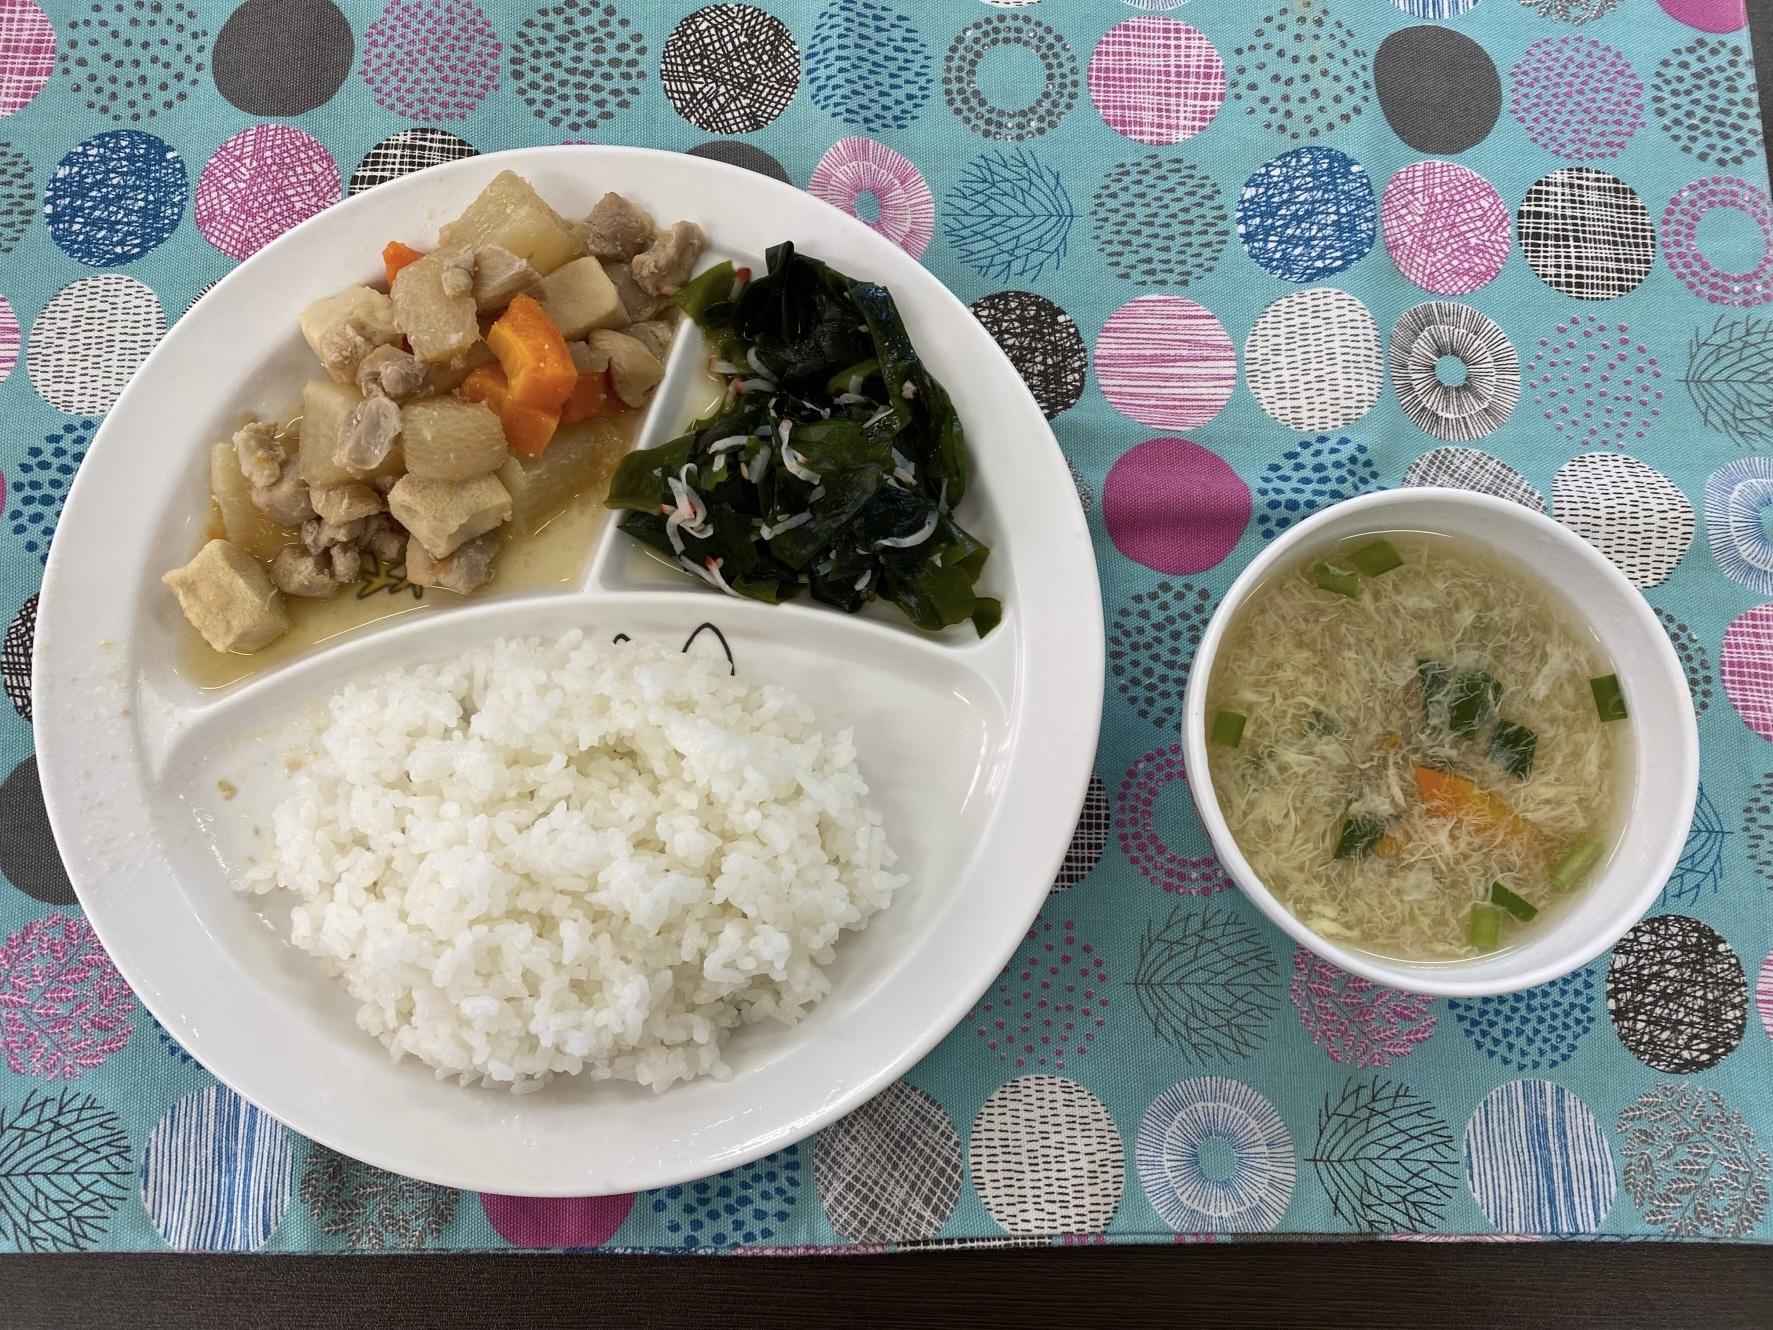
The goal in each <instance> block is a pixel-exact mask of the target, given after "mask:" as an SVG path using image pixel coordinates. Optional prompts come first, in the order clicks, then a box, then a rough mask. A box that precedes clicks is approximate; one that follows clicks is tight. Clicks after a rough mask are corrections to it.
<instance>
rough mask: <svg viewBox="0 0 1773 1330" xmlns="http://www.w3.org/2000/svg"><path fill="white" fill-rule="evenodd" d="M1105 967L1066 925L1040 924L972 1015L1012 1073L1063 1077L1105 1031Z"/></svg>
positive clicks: (1071, 925)
mask: <svg viewBox="0 0 1773 1330" xmlns="http://www.w3.org/2000/svg"><path fill="white" fill-rule="evenodd" d="M1108 981H1109V976H1108V966H1107V963H1106V962H1105V961H1103V959H1102V956H1101V954H1100V953H1099V952H1097V950H1096V949H1095V947H1094V946H1093V945H1091V944H1090V943H1088V942H1085V941H1083V940H1082V939H1080V938H1079V937H1078V934H1077V925H1076V924H1075V923H1074V922H1073V921H1072V920H1070V919H1067V920H1065V921H1064V922H1063V923H1059V924H1055V923H1054V922H1053V921H1052V920H1050V919H1037V920H1035V921H1034V927H1033V928H1031V929H1029V930H1028V937H1027V939H1026V940H1025V941H1024V942H1023V944H1022V947H1021V949H1020V950H1019V951H1018V952H1017V953H1016V956H1015V958H1014V959H1013V960H1011V961H1010V963H1009V966H1008V967H1007V968H1006V969H1005V970H1004V972H1003V975H1002V977H1001V978H999V979H998V981H997V983H996V985H994V986H993V987H992V989H991V991H990V992H988V993H986V994H985V996H984V997H983V998H981V999H980V1000H979V1005H978V1006H977V1007H976V1008H974V1011H973V1018H974V1030H975V1032H976V1033H977V1034H978V1036H979V1038H981V1039H983V1040H984V1041H985V1047H986V1048H988V1049H990V1050H991V1051H992V1052H993V1053H996V1054H997V1055H998V1057H1000V1058H1002V1059H1003V1060H1004V1061H1005V1062H1008V1063H1009V1064H1010V1065H1012V1066H1013V1067H1015V1068H1016V1069H1017V1070H1022V1069H1024V1068H1028V1067H1032V1068H1035V1069H1037V1070H1048V1069H1050V1070H1053V1071H1064V1070H1065V1060H1066V1058H1068V1057H1083V1056H1084V1055H1085V1054H1086V1053H1088V1052H1089V1051H1090V1045H1091V1044H1093V1043H1094V1042H1095V1041H1096V1031H1098V1030H1100V1029H1102V1028H1103V1026H1105V1025H1106V1024H1107V1023H1108V1021H1107V1016H1106V1014H1105V1013H1106V1012H1107V1010H1108Z"/></svg>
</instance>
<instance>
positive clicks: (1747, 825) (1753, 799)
mask: <svg viewBox="0 0 1773 1330" xmlns="http://www.w3.org/2000/svg"><path fill="white" fill-rule="evenodd" d="M1742 829H1743V831H1744V832H1745V833H1746V835H1747V837H1748V861H1749V863H1750V864H1752V865H1753V866H1754V870H1755V872H1757V873H1759V874H1760V875H1761V877H1762V879H1763V880H1764V881H1765V882H1766V883H1767V885H1768V886H1769V887H1773V771H1770V772H1768V773H1767V774H1766V775H1765V776H1762V777H1761V778H1760V779H1759V780H1758V781H1756V782H1755V787H1754V789H1753V791H1751V792H1750V794H1749V796H1748V802H1747V803H1746V804H1744V805H1743V807H1742Z"/></svg>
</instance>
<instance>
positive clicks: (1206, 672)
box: [1182, 485, 1699, 997]
mask: <svg viewBox="0 0 1773 1330" xmlns="http://www.w3.org/2000/svg"><path fill="white" fill-rule="evenodd" d="M1435 503H1452V504H1457V505H1460V506H1463V507H1467V508H1470V509H1472V510H1474V511H1476V512H1479V513H1488V514H1491V515H1492V516H1493V518H1494V520H1495V521H1496V522H1498V523H1499V524H1502V525H1503V526H1507V525H1508V524H1515V526H1516V529H1517V530H1520V529H1523V528H1524V529H1527V530H1531V531H1534V532H1537V533H1538V534H1539V535H1541V536H1543V537H1544V538H1546V539H1547V540H1548V541H1550V542H1552V543H1553V544H1555V545H1556V546H1557V547H1558V549H1560V550H1562V551H1564V552H1565V553H1567V554H1569V555H1570V557H1571V558H1573V559H1577V560H1580V562H1581V563H1582V564H1583V566H1584V567H1585V569H1586V570H1587V571H1588V572H1589V573H1591V574H1592V575H1594V576H1596V577H1598V578H1599V579H1600V580H1601V581H1602V582H1603V583H1605V584H1606V585H1607V587H1608V588H1609V589H1610V591H1611V592H1612V593H1613V594H1614V595H1615V596H1616V597H1617V603H1618V604H1619V605H1620V606H1622V607H1625V608H1626V610H1627V612H1628V614H1629V616H1630V623H1631V628H1632V631H1633V632H1634V633H1636V634H1637V635H1639V636H1640V637H1641V639H1642V641H1643V643H1644V644H1645V645H1646V646H1647V648H1648V654H1649V655H1650V657H1652V658H1653V661H1654V665H1653V667H1652V668H1653V670H1654V673H1655V676H1656V679H1655V681H1656V682H1657V683H1659V684H1663V685H1666V686H1667V687H1668V689H1669V690H1670V692H1671V694H1676V695H1678V696H1679V698H1680V699H1682V700H1683V701H1684V702H1685V704H1686V705H1685V708H1684V711H1683V712H1682V713H1681V715H1679V716H1665V717H1659V718H1658V722H1657V723H1658V724H1661V723H1662V722H1663V721H1666V722H1667V729H1668V731H1669V732H1670V733H1671V735H1672V736H1673V737H1674V738H1675V742H1674V743H1673V744H1672V745H1671V746H1670V748H1669V749H1668V750H1667V751H1665V752H1659V753H1658V755H1657V757H1656V759H1655V760H1656V761H1657V763H1658V766H1659V767H1660V768H1661V769H1662V770H1664V771H1666V772H1669V773H1672V784H1673V785H1674V786H1675V787H1676V788H1677V789H1678V790H1679V793H1678V794H1677V795H1676V799H1677V801H1678V802H1677V806H1676V815H1675V817H1674V819H1673V821H1671V822H1670V823H1669V824H1668V832H1667V834H1666V835H1665V836H1664V837H1663V838H1662V839H1661V841H1660V842H1658V844H1657V847H1656V850H1655V852H1654V854H1653V856H1652V857H1651V859H1650V861H1649V862H1648V863H1647V864H1643V863H1640V864H1636V865H1624V864H1621V863H1620V862H1619V861H1618V859H1617V856H1616V858H1615V861H1614V862H1613V863H1612V864H1610V865H1609V866H1608V869H1607V870H1606V871H1605V872H1604V873H1603V875H1602V877H1601V878H1600V879H1599V880H1597V881H1596V882H1593V883H1591V884H1589V886H1588V888H1587V890H1588V891H1589V892H1594V893H1599V892H1600V891H1602V889H1603V888H1604V886H1605V883H1606V881H1607V879H1609V878H1611V877H1613V876H1614V875H1615V874H1616V873H1622V872H1626V871H1632V872H1636V873H1641V874H1642V875H1643V880H1642V881H1641V882H1640V883H1639V884H1638V885H1637V887H1636V889H1635V890H1634V891H1632V892H1631V893H1630V894H1629V895H1628V896H1625V897H1624V898H1623V899H1621V900H1620V901H1619V902H1618V913H1617V915H1616V916H1615V917H1614V918H1613V919H1612V920H1611V922H1609V923H1608V924H1606V925H1605V926H1603V927H1598V928H1594V929H1592V930H1591V931H1589V932H1588V933H1587V934H1586V935H1585V936H1584V937H1583V939H1582V941H1581V942H1580V944H1577V945H1572V946H1569V947H1568V948H1567V949H1566V950H1565V951H1563V952H1562V953H1560V954H1558V955H1556V956H1554V957H1551V958H1549V959H1547V960H1545V961H1543V962H1542V963H1540V964H1538V965H1537V966H1534V967H1532V968H1528V969H1523V970H1521V971H1520V972H1519V973H1517V974H1513V975H1510V976H1508V977H1507V978H1506V979H1501V978H1487V979H1486V978H1483V977H1477V978H1473V977H1471V976H1470V974H1469V971H1470V969H1471V967H1473V966H1477V965H1482V964H1483V963H1484V962H1485V960H1486V959H1489V958H1485V957H1479V958H1477V959H1476V960H1474V961H1440V962H1409V961H1388V960H1386V958H1384V957H1381V956H1376V955H1374V954H1373V953H1372V952H1368V951H1361V950H1357V949H1355V948H1351V947H1345V946H1342V945H1341V944H1339V943H1337V942H1334V941H1332V940H1330V939H1329V938H1326V937H1324V936H1322V935H1321V934H1319V933H1317V932H1314V931H1313V930H1312V929H1310V928H1308V927H1307V926H1306V925H1305V924H1303V923H1302V922H1300V920H1299V919H1298V918H1297V917H1296V916H1295V915H1294V914H1293V912H1292V911H1291V910H1289V909H1287V907H1286V906H1285V905H1283V904H1281V902H1280V901H1279V900H1278V899H1277V898H1276V897H1275V895H1274V894H1273V893H1272V892H1271V891H1270V890H1269V889H1268V888H1267V886H1265V885H1264V884H1263V882H1262V879H1261V878H1260V877H1259V876H1258V875H1257V873H1256V871H1255V869H1253V868H1252V867H1251V866H1250V861H1249V860H1248V859H1247V858H1245V856H1244V853H1243V851H1242V850H1241V849H1240V848H1239V847H1238V844H1237V841H1236V838H1235V837H1233V836H1232V834H1231V829H1230V827H1229V826H1228V825H1227V823H1226V821H1225V816H1224V814H1223V813H1222V812H1221V811H1220V809H1219V797H1218V794H1217V792H1216V791H1215V790H1214V789H1213V782H1212V778H1211V776H1210V775H1209V774H1208V773H1209V771H1210V768H1209V765H1208V761H1207V738H1206V728H1207V727H1206V707H1207V698H1206V694H1207V682H1208V679H1209V678H1210V676H1211V674H1212V666H1213V661H1214V659H1215V658H1216V657H1217V655H1218V651H1219V644H1220V642H1221V641H1222V640H1223V639H1224V636H1225V631H1226V628H1227V626H1228V625H1229V623H1230V621H1231V618H1232V616H1233V615H1234V614H1235V612H1236V610H1237V607H1238V606H1239V605H1241V604H1242V603H1243V601H1244V599H1245V598H1246V597H1247V596H1248V595H1249V593H1250V592H1251V591H1252V590H1253V589H1254V588H1255V587H1256V586H1257V584H1258V583H1260V582H1261V581H1262V579H1263V578H1265V577H1267V576H1268V574H1269V573H1270V572H1271V571H1273V569H1274V567H1275V565H1276V564H1277V563H1279V562H1280V561H1282V560H1284V559H1287V558H1290V557H1293V556H1294V555H1295V554H1296V553H1297V552H1298V551H1300V550H1301V549H1303V548H1304V547H1305V546H1307V545H1309V544H1310V543H1311V541H1312V539H1313V538H1314V537H1315V536H1316V535H1317V533H1318V532H1319V531H1321V530H1322V529H1323V528H1325V527H1328V526H1333V525H1337V524H1340V523H1346V522H1348V521H1349V520H1350V519H1351V518H1356V517H1370V519H1371V520H1369V521H1367V522H1365V523H1364V525H1365V526H1366V528H1367V529H1368V530H1377V529H1381V528H1383V527H1385V526H1387V525H1388V524H1389V525H1392V526H1393V527H1403V528H1405V529H1409V528H1410V526H1411V518H1410V516H1409V514H1410V512H1411V510H1412V509H1414V508H1421V507H1426V506H1431V505H1433V504H1435ZM1393 517H1395V519H1396V520H1395V522H1389V521H1388V519H1391V518H1393ZM1420 529H1425V530H1433V529H1434V524H1433V523H1430V522H1422V523H1420ZM1354 534H1355V532H1348V533H1347V535H1349V536H1352V535H1354ZM1546 580H1547V581H1548V582H1549V583H1551V584H1553V585H1555V583H1556V580H1557V579H1556V578H1555V577H1548V578H1547V579H1546ZM1578 612H1580V611H1578ZM1585 617H1589V618H1591V619H1592V616H1585ZM1615 663H1616V664H1617V663H1618V662H1617V661H1616V662H1615ZM1621 682H1622V683H1627V696H1628V697H1629V696H1630V695H1631V692H1632V689H1631V688H1630V686H1629V681H1627V680H1625V679H1624V678H1622V680H1621ZM1632 714H1633V715H1634V716H1636V715H1638V714H1639V709H1638V707H1637V706H1636V705H1635V704H1634V705H1633V708H1632ZM1182 739H1183V750H1184V755H1185V758H1186V761H1187V769H1188V773H1189V775H1188V783H1189V792H1190V794H1191V795H1192V796H1193V798H1194V803H1195V807H1196V809H1197V810H1198V811H1199V813H1200V817H1201V821H1202V823H1203V824H1204V826H1205V827H1206V831H1207V836H1208V839H1210V840H1211V841H1212V843H1213V848H1214V851H1215V853H1217V855H1218V857H1219V861H1220V863H1221V864H1222V865H1223V866H1224V867H1225V869H1226V870H1227V871H1228V872H1229V873H1230V874H1231V877H1232V880H1233V881H1235V882H1236V883H1237V885H1238V886H1239V887H1240V888H1241V889H1242V890H1243V892H1244V894H1245V895H1246V896H1248V897H1249V898H1250V899H1251V900H1252V901H1254V902H1255V903H1256V906H1257V908H1258V909H1260V910H1261V911H1262V913H1263V914H1265V915H1267V916H1268V917H1269V918H1270V919H1271V920H1273V921H1274V922H1275V923H1276V924H1277V925H1279V926H1280V927H1281V928H1282V929H1283V930H1284V931H1285V932H1286V933H1287V934H1288V936H1290V937H1291V938H1292V939H1293V940H1294V941H1295V942H1298V943H1299V944H1300V945H1301V946H1304V947H1306V948H1308V949H1310V950H1311V951H1314V952H1316V953H1317V954H1318V955H1319V956H1322V957H1324V958H1325V959H1326V960H1329V961H1332V962H1334V963H1335V964H1337V965H1339V966H1341V967H1342V968H1343V969H1344V970H1347V971H1349V972H1350V973H1351V974H1356V975H1359V976H1361V977H1362V978H1365V979H1371V980H1373V981H1374V982H1376V983H1381V984H1385V985H1386V986H1388V987H1390V988H1396V989H1401V990H1405V991H1408V992H1415V993H1424V994H1431V995H1434V996H1437V997H1490V996H1495V995H1498V994H1502V993H1512V992H1517V991H1519V990H1521V989H1523V988H1532V987H1534V986H1535V985H1537V984H1543V983H1547V982H1549V981H1551V980H1553V979H1557V978H1559V977H1561V976H1562V975H1565V974H1569V973H1570V972H1571V971H1573V970H1577V969H1580V968H1581V967H1582V966H1584V965H1587V964H1588V963H1589V962H1590V961H1592V960H1593V959H1594V958H1595V957H1596V956H1599V955H1600V954H1601V953H1602V952H1603V951H1605V950H1606V949H1607V948H1608V947H1611V946H1612V945H1613V944H1614V943H1615V942H1617V941H1618V940H1619V939H1620V938H1621V937H1623V936H1624V935H1625V933H1626V932H1627V931H1628V930H1629V929H1630V928H1631V927H1632V926H1633V925H1634V924H1636V923H1637V922H1638V920H1639V919H1641V918H1642V917H1643V916H1644V914H1645V913H1646V912H1647V911H1648V910H1649V908H1650V907H1651V906H1652V905H1653V904H1655V902H1656V898H1657V896H1658V895H1660V894H1661V892H1662V888H1663V886H1664V885H1665V884H1666V883H1667V881H1668V877H1669V874H1670V873H1672V872H1673V871H1674V869H1675V865H1676V864H1677V863H1678V862H1679V861H1680V857H1681V851H1682V849H1683V847H1684V846H1685V844H1686V839H1687V832H1688V829H1689V827H1690V825H1691V823H1692V817H1693V807H1694V801H1695V799H1696V798H1697V796H1698V792H1699V726H1698V722H1697V720H1696V718H1695V716H1694V713H1693V705H1692V695H1691V693H1690V691H1689V690H1688V687H1687V675H1686V671H1685V670H1683V669H1682V668H1681V662H1680V658H1679V657H1678V656H1677V655H1676V654H1675V650H1674V646H1673V644H1672V643H1670V642H1669V640H1668V635H1667V633H1665V632H1664V631H1663V629H1662V626H1661V624H1660V623H1658V622H1657V619H1656V614H1655V611H1654V610H1652V609H1651V608H1650V604H1649V602H1648V601H1646V600H1645V599H1644V597H1643V594H1642V593H1641V592H1640V591H1639V590H1638V589H1637V588H1636V587H1635V586H1633V585H1632V584H1631V582H1630V581H1629V580H1628V579H1627V578H1626V576H1625V574H1624V573H1622V572H1620V571H1619V569H1618V568H1617V567H1616V566H1615V565H1614V564H1613V562H1612V561H1611V560H1610V559H1608V558H1607V556H1606V555H1604V554H1602V553H1601V552H1600V551H1599V550H1597V549H1596V548H1595V547H1594V546H1592V545H1590V544H1589V543H1588V542H1587V541H1585V540H1583V539H1582V537H1580V536H1578V535H1577V534H1576V533H1575V532H1573V531H1571V530H1570V529H1569V528H1568V527H1566V526H1564V525H1563V524H1562V523H1560V522H1557V521H1555V520H1554V519H1552V518H1550V517H1548V516H1546V515H1545V514H1544V513H1540V512H1535V511H1534V510H1533V509H1531V508H1528V507H1526V506H1525V505H1523V504H1519V503H1515V502H1514V501H1513V500H1510V499H1502V498H1497V497H1496V496H1494V495H1490V494H1481V493H1478V492H1476V491H1473V490H1464V489H1454V488H1448V487H1445V486H1426V485H1425V486H1406V487H1404V488H1401V489H1388V490H1380V491H1378V492H1376V493H1373V494H1363V495H1360V496H1358V497H1356V498H1352V499H1345V500H1343V501H1342V502H1340V503H1335V504H1332V505H1330V506H1329V507H1328V508H1324V509H1322V510H1320V511H1318V512H1316V513H1313V514H1312V515H1311V516H1310V517H1307V518H1305V519H1304V520H1302V521H1300V522H1299V523H1298V524H1296V525H1295V526H1293V527H1291V528H1290V529H1288V530H1287V531H1286V532H1284V533H1282V534H1281V535H1279V536H1277V537H1276V538H1275V539H1274V540H1272V541H1270V542H1269V543H1268V545H1267V546H1266V547H1265V548H1264V549H1263V550H1262V552H1261V553H1260V554H1258V555H1257V556H1256V558H1254V559H1253V560H1251V562H1250V564H1249V566H1248V567H1247V568H1245V569H1244V571H1243V572H1242V573H1241V574H1240V575H1239V576H1238V578H1237V580H1236V581H1234V582H1233V583H1232V584H1231V586H1230V588H1229V589H1228V590H1227V591H1226V593H1225V595H1224V596H1223V597H1221V598H1220V601H1219V605H1218V608H1217V609H1216V610H1215V611H1214V613H1213V617H1212V619H1211V620H1210V621H1209V623H1208V624H1207V629H1206V631H1205V632H1204V633H1203V634H1202V635H1201V643H1200V646H1199V648H1198V649H1197V650H1196V652H1195V656H1194V662H1193V665H1192V666H1191V668H1190V670H1189V674H1188V686H1187V689H1186V691H1185V695H1184V699H1183V708H1182ZM1634 740H1635V741H1636V742H1637V744H1638V751H1637V752H1636V754H1635V756H1634V771H1635V772H1637V773H1639V774H1640V775H1641V773H1642V772H1643V770H1644V767H1645V763H1646V762H1647V761H1648V760H1649V759H1648V758H1647V757H1646V750H1647V748H1648V745H1647V744H1645V743H1644V742H1643V736H1642V735H1641V734H1636V735H1634ZM1635 802H1636V794H1635V792H1634V804H1635ZM1623 834H1624V833H1622V835H1623ZM1567 922H1569V919H1568V918H1567V917H1566V919H1564V920H1560V921H1559V922H1558V924H1557V925H1556V926H1555V927H1556V928H1558V929H1561V928H1562V926H1563V924H1565V923H1567ZM1554 931H1555V929H1554ZM1504 954H1506V953H1504Z"/></svg>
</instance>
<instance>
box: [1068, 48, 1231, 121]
mask: <svg viewBox="0 0 1773 1330" xmlns="http://www.w3.org/2000/svg"><path fill="white" fill-rule="evenodd" d="M1089 83H1090V98H1091V100H1092V101H1094V102H1095V103H1096V109H1097V110H1098V111H1099V112H1101V114H1102V119H1103V120H1104V121H1105V122H1106V123H1107V125H1108V127H1109V128H1110V129H1112V130H1113V131H1114V132H1115V133H1117V134H1123V135H1125V136H1126V137H1127V138H1130V139H1132V140H1133V141H1134V142H1135V143H1149V144H1152V145H1153V146H1161V145H1163V144H1167V143H1180V142H1181V141H1182V140H1183V139H1191V138H1193V137H1194V136H1195V135H1196V134H1198V133H1200V132H1201V131H1202V130H1203V129H1205V128H1206V127H1207V126H1208V125H1209V124H1211V123H1212V121H1213V117H1214V116H1215V115H1217V114H1218V113H1219V107H1220V106H1221V105H1223V104H1224V101H1225V62H1224V61H1223V60H1221V59H1220V58H1219V52H1218V51H1217V50H1215V49H1214V47H1213V43H1212V42H1211V41H1210V40H1209V39H1208V37H1207V35H1206V34H1205V33H1204V32H1202V31H1201V30H1200V29H1199V28H1194V27H1190V26H1189V25H1188V24H1186V23H1179V22H1177V21H1176V20H1175V19H1173V18H1157V17H1145V18H1132V19H1128V20H1126V22H1124V23H1117V24H1115V25H1114V26H1113V27H1112V28H1110V29H1109V30H1108V31H1107V32H1106V33H1105V34H1104V35H1103V37H1102V40H1101V41H1099V42H1097V43H1096V49H1095V51H1094V53H1092V54H1091V56H1090V73H1089Z"/></svg>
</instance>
